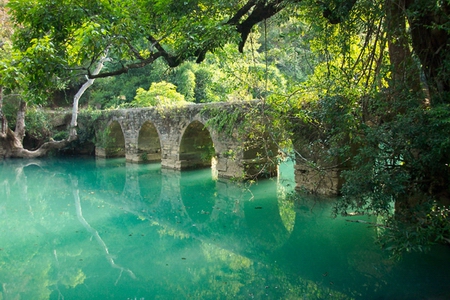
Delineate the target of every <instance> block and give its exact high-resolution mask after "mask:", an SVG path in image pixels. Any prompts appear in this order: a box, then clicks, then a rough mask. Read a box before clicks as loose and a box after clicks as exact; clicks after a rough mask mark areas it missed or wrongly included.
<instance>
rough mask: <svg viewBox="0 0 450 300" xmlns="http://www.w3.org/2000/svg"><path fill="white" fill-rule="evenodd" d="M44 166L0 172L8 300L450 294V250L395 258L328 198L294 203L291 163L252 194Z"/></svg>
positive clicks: (119, 171) (201, 173) (109, 168)
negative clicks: (338, 213) (337, 212)
mask: <svg viewBox="0 0 450 300" xmlns="http://www.w3.org/2000/svg"><path fill="white" fill-rule="evenodd" d="M39 164H40V165H37V164H35V163H34V162H31V163H30V164H28V162H26V161H14V162H9V161H8V162H5V164H4V165H3V166H2V169H0V214H1V216H2V219H1V220H0V228H2V229H1V230H0V266H2V268H1V269H0V282H1V283H2V288H1V290H0V296H1V298H2V299H10V298H12V299H19V298H21V299H62V298H65V299H127V298H129V299H134V298H136V299H157V298H160V299H187V298H194V299H246V298H252V297H254V298H257V299H261V298H268V299H352V298H356V299H374V298H385V299H414V298H425V297H429V296H436V297H437V296H441V297H442V296H445V295H446V296H448V295H449V288H448V286H447V283H448V280H447V279H448V275H447V270H448V268H449V267H450V262H449V260H448V249H444V248H439V249H435V250H434V251H433V252H432V253H430V254H418V255H413V256H408V257H406V258H405V260H404V261H402V262H392V261H389V260H388V259H387V258H386V257H385V256H384V255H383V254H382V253H381V252H380V250H379V248H378V247H377V246H376V245H374V243H373V238H374V234H375V233H376V232H375V229H374V228H367V227H366V226H365V225H363V224H360V223H351V222H346V220H345V219H344V218H336V219H333V218H331V214H330V211H331V210H330V208H331V206H330V200H327V199H325V198H323V199H307V198H298V199H297V200H296V201H295V202H294V201H292V200H289V198H287V197H286V195H287V194H288V193H289V192H290V191H292V189H293V188H294V186H295V183H294V178H293V177H294V176H293V174H292V172H293V171H292V168H293V166H292V164H290V165H288V166H286V165H283V166H281V168H280V171H279V172H280V176H278V178H277V179H270V180H262V181H259V182H257V184H255V185H252V186H247V185H245V184H242V183H241V184H237V183H235V182H232V181H226V180H222V179H214V177H213V176H212V174H211V170H197V171H184V172H180V171H176V170H170V169H162V168H161V166H160V164H146V165H142V164H129V163H126V162H125V160H124V159H109V160H101V159H97V160H95V161H92V160H89V159H88V160H75V161H73V162H69V161H67V160H65V161H62V162H56V163H55V162H52V161H48V162H47V164H46V163H45V161H44V162H40V163H39ZM366 220H368V219H366ZM25 274H26V275H25Z"/></svg>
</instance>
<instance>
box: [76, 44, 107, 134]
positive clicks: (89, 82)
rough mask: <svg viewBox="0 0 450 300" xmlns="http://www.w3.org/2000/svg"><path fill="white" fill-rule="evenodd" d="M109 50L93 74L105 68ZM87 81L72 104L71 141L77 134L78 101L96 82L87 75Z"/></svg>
mask: <svg viewBox="0 0 450 300" xmlns="http://www.w3.org/2000/svg"><path fill="white" fill-rule="evenodd" d="M107 56H108V50H105V52H104V54H103V56H102V57H101V58H100V61H99V62H98V64H97V67H96V68H95V70H94V71H93V72H92V75H97V74H98V73H100V71H101V70H102V69H103V66H104V63H105V62H106V61H107V60H108V57H107ZM86 79H87V81H86V82H85V83H84V84H83V85H82V86H81V88H80V89H79V90H78V92H77V93H76V94H75V96H74V98H73V106H72V120H71V121H70V131H69V141H73V140H75V139H76V136H77V129H76V127H77V119H78V103H79V101H80V98H81V96H83V94H84V92H86V90H87V89H88V88H89V87H90V86H91V85H92V84H94V80H95V79H90V78H88V77H86Z"/></svg>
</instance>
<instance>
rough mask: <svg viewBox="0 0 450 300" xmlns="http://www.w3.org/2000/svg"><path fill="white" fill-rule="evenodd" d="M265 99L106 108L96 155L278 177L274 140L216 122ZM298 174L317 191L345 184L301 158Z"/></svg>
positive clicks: (226, 174) (225, 174) (301, 185)
mask: <svg viewBox="0 0 450 300" xmlns="http://www.w3.org/2000/svg"><path fill="white" fill-rule="evenodd" d="M260 104H261V103H260V102H258V101H254V102H238V103H205V104H190V105H186V106H180V107H170V108H165V109H163V108H157V107H156V108H155V107H153V108H138V109H124V110H111V111H105V112H104V113H103V115H102V118H101V120H100V122H99V125H98V128H97V133H96V135H97V146H96V151H95V153H96V156H97V157H105V158H106V157H125V158H126V160H127V161H128V162H134V163H141V162H161V167H162V168H165V169H174V170H183V169H189V168H202V167H211V166H213V169H214V170H215V171H216V172H217V174H216V175H217V177H221V178H251V177H255V176H257V175H263V176H266V177H268V176H276V174H277V163H276V162H277V160H276V155H277V153H278V149H277V147H276V146H274V145H273V144H272V145H270V143H269V146H268V143H267V139H264V138H261V136H260V135H262V133H257V134H255V132H253V133H252V132H250V131H251V129H247V131H248V132H242V129H239V128H238V127H239V126H238V125H239V124H232V125H231V127H232V129H233V130H232V131H231V132H230V130H218V129H217V128H218V126H214V124H215V123H214V122H211V121H214V118H217V116H218V115H219V116H220V115H221V116H222V117H223V116H224V115H227V114H228V115H230V114H236V113H238V114H239V113H241V114H245V113H246V112H248V111H249V110H250V109H255V108H258V105H260ZM216 121H218V120H216ZM258 135H259V136H258ZM250 137H251V138H250ZM264 141H266V142H264ZM306 142H307V141H306ZM302 143H305V141H303V142H302ZM295 175H296V186H297V188H298V189H302V190H306V191H309V192H313V193H318V194H325V195H336V194H337V193H338V191H339V188H340V185H341V179H340V178H339V172H338V171H335V170H331V171H327V172H326V174H325V172H324V171H323V170H322V171H320V170H315V169H312V168H311V167H310V166H308V164H305V162H304V161H302V160H297V164H296V166H295Z"/></svg>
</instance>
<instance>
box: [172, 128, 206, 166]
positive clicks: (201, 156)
mask: <svg viewBox="0 0 450 300" xmlns="http://www.w3.org/2000/svg"><path fill="white" fill-rule="evenodd" d="M214 149H215V148H214V143H213V140H212V138H211V134H210V132H209V130H208V129H207V128H206V126H205V125H204V124H203V123H202V122H200V121H198V120H195V121H193V122H191V123H190V124H189V125H188V126H187V127H186V128H185V129H184V132H183V134H182V135H181V141H180V149H179V161H180V168H181V169H193V168H205V167H211V160H212V158H213V157H214V153H215V150H214Z"/></svg>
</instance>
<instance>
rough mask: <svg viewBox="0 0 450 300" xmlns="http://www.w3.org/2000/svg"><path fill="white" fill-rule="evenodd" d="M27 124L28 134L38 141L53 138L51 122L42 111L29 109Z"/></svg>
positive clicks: (26, 117)
mask: <svg viewBox="0 0 450 300" xmlns="http://www.w3.org/2000/svg"><path fill="white" fill-rule="evenodd" d="M25 124H26V125H27V134H28V135H29V136H32V137H33V138H35V139H37V140H40V141H45V140H48V139H49V138H50V137H51V136H52V130H53V128H52V125H51V120H50V119H49V118H48V115H47V114H46V113H45V112H44V111H42V110H40V109H35V108H31V109H28V110H27V113H26V115H25Z"/></svg>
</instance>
